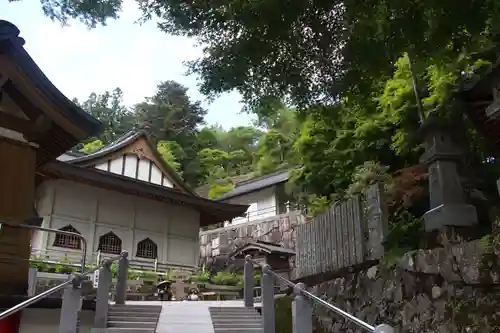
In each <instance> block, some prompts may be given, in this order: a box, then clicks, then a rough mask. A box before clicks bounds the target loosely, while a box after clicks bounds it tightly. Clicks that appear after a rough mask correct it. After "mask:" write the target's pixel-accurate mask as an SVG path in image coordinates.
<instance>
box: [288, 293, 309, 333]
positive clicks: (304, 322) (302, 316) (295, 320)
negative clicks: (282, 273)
mask: <svg viewBox="0 0 500 333" xmlns="http://www.w3.org/2000/svg"><path fill="white" fill-rule="evenodd" d="M305 289H306V286H305V284H303V283H297V284H296V285H295V288H294V290H293V291H294V293H295V298H294V299H293V302H292V326H293V333H312V331H313V327H312V326H313V325H312V314H313V311H312V306H311V303H310V301H309V300H308V299H306V298H305V297H304V295H303V294H302V290H305Z"/></svg>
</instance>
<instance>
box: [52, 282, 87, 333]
mask: <svg viewBox="0 0 500 333" xmlns="http://www.w3.org/2000/svg"><path fill="white" fill-rule="evenodd" d="M81 309H82V289H81V278H79V277H75V278H74V280H73V283H71V284H69V285H68V286H66V288H65V289H64V293H63V300H62V305H61V316H60V319H59V331H58V332H59V333H76V332H77V331H78V321H79V315H80V310H81Z"/></svg>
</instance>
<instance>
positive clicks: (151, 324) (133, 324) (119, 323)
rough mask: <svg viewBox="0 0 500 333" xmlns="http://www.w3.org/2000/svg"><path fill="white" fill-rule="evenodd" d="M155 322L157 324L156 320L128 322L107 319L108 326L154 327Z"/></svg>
mask: <svg viewBox="0 0 500 333" xmlns="http://www.w3.org/2000/svg"><path fill="white" fill-rule="evenodd" d="M156 324H157V323H156V321H155V322H144V321H137V322H129V321H109V320H108V327H123V328H150V329H155V328H156Z"/></svg>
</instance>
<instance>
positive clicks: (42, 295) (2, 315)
mask: <svg viewBox="0 0 500 333" xmlns="http://www.w3.org/2000/svg"><path fill="white" fill-rule="evenodd" d="M118 259H120V256H116V257H114V258H109V259H105V260H106V261H111V262H114V261H116V260H118ZM102 266H103V264H102V263H101V265H98V266H97V267H96V268H93V269H91V270H89V271H88V272H85V273H82V274H81V275H83V276H86V275H90V274H93V273H94V272H95V271H97V270H99V269H100V268H101V267H102ZM77 278H79V276H72V277H71V278H70V279H68V281H65V282H63V283H61V284H59V285H57V286H55V287H53V288H50V289H49V290H46V291H44V292H42V293H40V294H38V295H36V296H33V297H31V298H29V299H27V300H25V301H24V302H21V303H19V304H17V305H15V306H13V307H11V308H10V309H7V310H5V311H4V312H1V313H0V320H2V319H4V318H6V317H8V316H10V315H13V314H14V313H16V312H18V311H20V310H22V309H24V308H26V307H28V306H30V305H31V304H34V303H36V302H38V301H39V300H41V299H43V298H45V297H47V296H50V295H52V294H53V293H55V292H57V291H59V290H61V289H63V288H64V287H66V286H67V285H69V284H71V283H73V281H75V279H77Z"/></svg>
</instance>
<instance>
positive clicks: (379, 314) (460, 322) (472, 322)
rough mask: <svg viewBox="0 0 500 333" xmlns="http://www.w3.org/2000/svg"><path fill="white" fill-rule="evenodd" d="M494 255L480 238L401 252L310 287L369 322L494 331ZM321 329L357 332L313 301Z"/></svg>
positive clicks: (497, 269)
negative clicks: (396, 258) (397, 257)
mask: <svg viewBox="0 0 500 333" xmlns="http://www.w3.org/2000/svg"><path fill="white" fill-rule="evenodd" d="M499 263H500V260H499V257H498V254H494V253H487V252H486V251H485V250H484V247H483V246H482V243H481V241H480V240H477V241H473V242H469V243H464V244H459V245H453V246H449V247H446V248H437V249H433V250H419V251H416V252H413V253H408V254H406V255H405V256H404V257H403V258H401V259H400V260H399V262H398V264H397V265H395V266H394V267H388V265H387V264H384V263H380V264H378V265H376V266H372V267H370V268H368V269H364V270H361V271H357V272H353V273H350V274H346V275H345V276H343V277H341V278H337V279H334V280H331V281H325V282H323V283H321V284H319V285H317V286H314V287H312V290H313V291H314V292H315V293H316V295H318V296H320V297H322V298H323V299H325V300H327V301H329V302H331V303H332V304H335V305H336V306H338V307H340V308H341V309H343V310H345V311H347V312H349V313H352V314H354V315H356V316H357V317H359V318H361V319H363V320H365V321H366V322H368V323H370V324H372V325H373V324H380V323H388V324H391V325H393V326H395V327H396V328H397V329H398V332H401V333H403V332H404V333H424V332H425V333H434V332H435V333H459V332H460V333H461V332H464V333H465V332H467V333H476V332H477V333H479V332H490V333H491V332H500V312H499V310H498V309H499V308H500V274H499V273H500V265H499ZM315 314H316V315H317V316H318V317H319V318H320V322H321V323H322V324H323V326H324V328H325V330H326V331H327V332H335V333H344V332H345V333H348V332H349V333H351V332H362V331H361V330H360V329H357V327H356V326H355V325H354V324H350V323H348V322H346V321H345V320H343V319H342V318H341V317H339V316H337V315H335V314H333V313H331V312H329V311H327V310H325V309H324V308H323V307H319V306H318V307H315Z"/></svg>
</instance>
